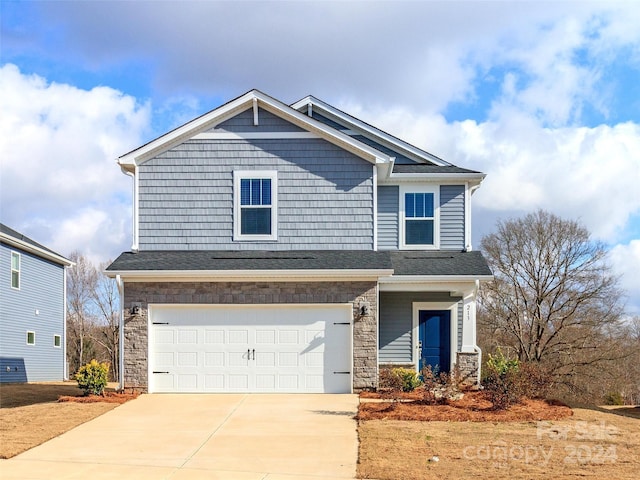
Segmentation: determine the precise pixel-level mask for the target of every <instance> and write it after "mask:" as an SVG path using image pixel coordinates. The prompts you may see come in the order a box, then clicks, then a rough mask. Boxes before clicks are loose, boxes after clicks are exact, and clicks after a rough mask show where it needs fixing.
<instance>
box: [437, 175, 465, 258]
mask: <svg viewBox="0 0 640 480" xmlns="http://www.w3.org/2000/svg"><path fill="white" fill-rule="evenodd" d="M464 223H465V222H464V185H441V186H440V249H441V250H462V249H464V247H465V245H464Z"/></svg>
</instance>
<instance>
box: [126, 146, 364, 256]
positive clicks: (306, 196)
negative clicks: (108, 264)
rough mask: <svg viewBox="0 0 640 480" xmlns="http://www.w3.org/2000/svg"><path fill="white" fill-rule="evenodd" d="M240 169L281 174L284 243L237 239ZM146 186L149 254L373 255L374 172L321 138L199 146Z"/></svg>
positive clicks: (178, 152) (145, 171)
mask: <svg viewBox="0 0 640 480" xmlns="http://www.w3.org/2000/svg"><path fill="white" fill-rule="evenodd" d="M234 170H277V172H278V186H277V198H278V225H277V234H278V239H277V241H265V242H234V241H233V171H234ZM139 182H140V183H139V225H140V249H141V250H207V249H211V250H291V249H300V250H304V249H336V250H356V249H358V250H362V249H365V250H367V249H373V214H374V213H373V190H372V189H373V167H372V165H371V164H370V163H369V162H367V161H365V160H362V159H361V158H358V157H356V156H355V155H352V154H351V153H349V152H347V151H345V150H343V149H341V148H339V147H336V146H334V145H333V144H331V143H329V142H327V141H324V140H321V139H305V140H287V139H274V140H230V141H227V140H225V141H222V140H201V141H197V140H191V141H188V142H185V143H183V144H181V145H179V146H177V147H175V148H173V149H171V150H169V151H167V152H165V153H163V154H161V155H159V156H158V157H156V158H154V159H151V160H149V161H148V162H145V163H144V164H143V165H142V166H141V167H140V168H139Z"/></svg>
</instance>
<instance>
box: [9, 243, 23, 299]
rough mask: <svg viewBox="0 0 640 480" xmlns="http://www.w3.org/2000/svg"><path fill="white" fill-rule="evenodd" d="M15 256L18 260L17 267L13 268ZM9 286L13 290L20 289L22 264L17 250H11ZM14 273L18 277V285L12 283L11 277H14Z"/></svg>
mask: <svg viewBox="0 0 640 480" xmlns="http://www.w3.org/2000/svg"><path fill="white" fill-rule="evenodd" d="M14 258H17V261H18V268H14V265H13V259H14ZM10 261H11V288H13V289H14V290H20V283H21V280H22V279H21V278H20V277H21V266H22V258H21V256H20V254H19V253H18V252H13V251H12V252H11V260H10ZM14 273H15V274H16V278H17V279H18V285H17V286H14V284H13V278H14V276H13V275H14Z"/></svg>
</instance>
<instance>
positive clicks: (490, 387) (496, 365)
mask: <svg viewBox="0 0 640 480" xmlns="http://www.w3.org/2000/svg"><path fill="white" fill-rule="evenodd" d="M519 370H520V362H518V360H517V359H509V358H507V357H506V356H505V355H504V354H503V353H502V351H501V350H500V349H498V352H497V353H496V354H495V355H491V354H489V358H488V359H487V362H486V364H485V368H484V370H483V380H482V384H483V386H484V388H485V391H486V392H487V395H488V396H489V400H490V401H491V403H493V408H494V409H495V410H504V409H505V408H507V407H509V406H510V405H513V404H515V403H518V402H519V401H520V397H521V396H522V391H521V385H520V383H519V379H518V373H519Z"/></svg>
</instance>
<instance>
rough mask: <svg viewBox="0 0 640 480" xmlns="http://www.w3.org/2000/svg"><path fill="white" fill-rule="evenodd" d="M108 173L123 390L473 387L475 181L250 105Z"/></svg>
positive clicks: (316, 113)
mask: <svg viewBox="0 0 640 480" xmlns="http://www.w3.org/2000/svg"><path fill="white" fill-rule="evenodd" d="M118 163H119V165H120V167H121V169H122V171H123V172H124V173H125V174H127V175H129V176H131V177H132V178H133V199H134V200H133V203H134V205H133V246H132V248H131V251H130V252H125V253H123V254H122V255H120V257H118V258H117V259H116V260H115V261H114V262H113V264H112V265H111V266H109V268H108V270H107V273H108V274H109V275H110V276H112V277H114V278H116V280H117V283H118V286H119V289H120V293H121V300H122V306H123V313H122V328H121V332H122V341H121V346H122V351H121V362H122V365H121V370H120V371H121V372H124V378H123V387H125V388H127V389H138V390H143V391H144V390H146V391H149V392H332V393H344V392H352V391H358V390H362V389H368V388H375V387H376V385H377V381H378V369H379V368H380V367H384V366H385V365H403V366H409V367H411V368H416V369H420V368H421V367H422V366H423V365H425V364H430V365H432V366H434V367H435V366H437V368H438V369H440V370H442V371H447V370H449V369H450V368H451V367H452V366H453V365H454V364H458V366H460V367H461V369H462V370H463V372H464V373H465V374H466V375H467V376H468V378H469V379H470V380H471V381H472V382H476V381H477V376H478V375H479V368H478V366H479V361H480V350H479V348H478V347H477V345H476V324H475V310H476V306H475V301H476V293H477V290H478V286H479V282H480V281H483V280H488V279H490V278H491V272H490V270H489V268H488V267H487V264H486V262H485V260H484V258H483V257H482V255H481V254H480V252H477V251H472V249H471V198H472V194H473V192H474V191H475V190H476V189H477V188H478V187H479V185H480V184H481V182H482V180H483V178H484V174H483V173H480V172H475V171H471V170H466V169H464V168H459V167H456V166H454V165H451V164H450V163H447V162H445V161H444V160H441V159H440V158H437V157H435V156H433V155H431V154H429V153H427V152H425V151H423V150H420V149H419V148H416V147H414V146H412V145H410V144H408V143H406V142H404V141H402V140H400V139H398V138H395V137H393V136H391V135H389V134H387V133H385V132H383V131H381V130H379V129H377V128H375V127H373V126H371V125H368V124H366V123H364V122H362V121H360V120H358V119H356V118H354V117H352V116H350V115H348V114H346V113H344V112H342V111H340V110H338V109H336V108H334V107H332V106H331V105H328V104H326V103H324V102H322V101H320V100H318V99H316V98H313V97H307V98H304V99H302V100H300V101H298V102H296V103H294V104H293V105H286V104H284V103H282V102H280V101H278V100H276V99H274V98H272V97H269V96H268V95H265V94H263V93H261V92H259V91H256V90H252V91H250V92H248V93H246V94H245V95H242V96H241V97H239V98H236V99H235V100H232V101H230V102H228V103H226V104H225V105H222V106H221V107H219V108H217V109H215V110H213V111H211V112H209V113H207V114H205V115H203V116H201V117H199V118H196V119H195V120H193V121H191V122H189V123H187V124H185V125H183V126H181V127H179V128H177V129H175V130H173V131H171V132H169V133H167V134H165V135H163V136H161V137H159V138H157V139H156V140H153V141H151V142H150V143H148V144H146V145H143V146H142V147H140V148H138V149H136V150H133V151H132V152H129V153H127V154H126V155H123V156H122V157H120V158H119V159H118Z"/></svg>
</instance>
